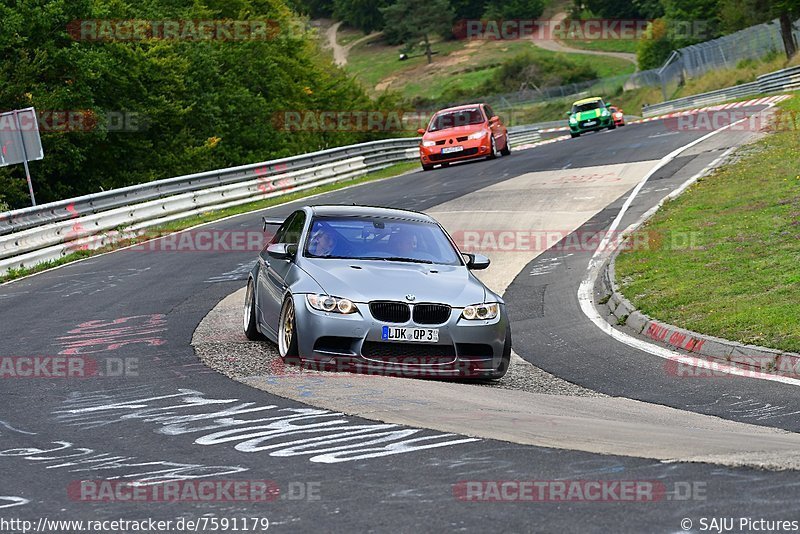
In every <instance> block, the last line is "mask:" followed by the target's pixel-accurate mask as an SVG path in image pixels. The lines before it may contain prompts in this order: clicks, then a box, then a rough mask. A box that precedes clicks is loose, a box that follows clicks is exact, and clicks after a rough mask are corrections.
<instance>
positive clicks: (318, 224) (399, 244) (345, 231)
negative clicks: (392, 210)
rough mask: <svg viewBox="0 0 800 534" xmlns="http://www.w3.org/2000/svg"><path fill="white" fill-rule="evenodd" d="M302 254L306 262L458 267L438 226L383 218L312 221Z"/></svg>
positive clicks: (454, 253) (457, 258)
mask: <svg viewBox="0 0 800 534" xmlns="http://www.w3.org/2000/svg"><path fill="white" fill-rule="evenodd" d="M304 251H305V252H304V255H305V256H306V257H308V258H340V259H358V260H375V261H400V262H409V263H435V264H442V265H462V262H461V255H460V254H459V252H458V251H457V250H456V249H455V247H454V246H453V245H452V243H451V242H450V240H449V239H448V238H447V235H446V234H445V233H444V231H442V229H441V228H440V227H439V225H437V224H434V223H426V222H419V221H408V220H403V219H393V218H383V217H315V218H314V220H313V221H312V222H311V230H310V232H309V233H308V238H307V239H306V243H305V246H304Z"/></svg>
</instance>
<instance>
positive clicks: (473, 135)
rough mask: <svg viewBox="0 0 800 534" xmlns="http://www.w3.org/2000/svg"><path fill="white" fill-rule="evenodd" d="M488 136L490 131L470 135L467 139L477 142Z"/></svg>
mask: <svg viewBox="0 0 800 534" xmlns="http://www.w3.org/2000/svg"><path fill="white" fill-rule="evenodd" d="M487 135H489V130H481V131H480V132H475V133H474V134H469V135H468V136H467V139H472V140H475V139H480V138H482V137H485V136H487Z"/></svg>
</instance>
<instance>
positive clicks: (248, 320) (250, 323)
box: [243, 279, 264, 341]
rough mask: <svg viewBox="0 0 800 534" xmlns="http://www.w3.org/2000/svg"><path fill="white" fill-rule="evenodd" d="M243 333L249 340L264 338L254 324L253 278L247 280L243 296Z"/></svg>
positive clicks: (254, 296) (254, 294) (254, 298)
mask: <svg viewBox="0 0 800 534" xmlns="http://www.w3.org/2000/svg"><path fill="white" fill-rule="evenodd" d="M243 322H244V324H243V326H244V335H245V337H247V339H249V340H250V341H260V340H262V339H264V336H262V335H261V332H259V331H258V325H256V292H255V288H254V285H253V280H252V279H250V280H248V281H247V291H245V297H244V314H243Z"/></svg>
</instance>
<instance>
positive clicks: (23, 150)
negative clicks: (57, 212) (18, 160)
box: [14, 110, 36, 206]
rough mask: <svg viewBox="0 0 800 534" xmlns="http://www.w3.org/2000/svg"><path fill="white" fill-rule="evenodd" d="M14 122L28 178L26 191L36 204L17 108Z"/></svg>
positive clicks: (32, 202)
mask: <svg viewBox="0 0 800 534" xmlns="http://www.w3.org/2000/svg"><path fill="white" fill-rule="evenodd" d="M14 122H15V123H16V125H17V131H18V132H19V142H20V143H22V163H23V164H25V178H27V179H28V191H30V193H31V204H32V205H33V206H35V205H36V197H35V196H33V182H32V181H31V171H30V169H28V149H27V148H26V147H25V138H24V137H23V136H22V126H21V125H20V122H19V115H18V114H17V110H14Z"/></svg>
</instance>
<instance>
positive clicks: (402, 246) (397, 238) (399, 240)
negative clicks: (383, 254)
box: [389, 230, 414, 258]
mask: <svg viewBox="0 0 800 534" xmlns="http://www.w3.org/2000/svg"><path fill="white" fill-rule="evenodd" d="M389 250H390V251H391V253H392V254H393V255H394V256H398V257H400V258H413V257H414V234H413V233H412V232H410V231H408V230H400V231H399V232H397V233H395V234H392V235H391V236H390V237H389Z"/></svg>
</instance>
